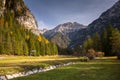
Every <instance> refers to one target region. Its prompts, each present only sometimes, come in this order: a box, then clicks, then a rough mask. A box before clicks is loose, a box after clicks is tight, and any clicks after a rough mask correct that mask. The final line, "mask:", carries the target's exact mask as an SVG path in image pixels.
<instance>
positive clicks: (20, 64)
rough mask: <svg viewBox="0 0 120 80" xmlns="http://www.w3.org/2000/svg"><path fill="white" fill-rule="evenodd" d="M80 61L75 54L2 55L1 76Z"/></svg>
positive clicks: (0, 63) (0, 58)
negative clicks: (39, 55)
mask: <svg viewBox="0 0 120 80" xmlns="http://www.w3.org/2000/svg"><path fill="white" fill-rule="evenodd" d="M71 61H72V62H74V61H79V58H78V57H73V56H44V57H43V56H41V57H33V56H0V76H1V75H9V74H14V73H19V72H26V71H29V70H32V69H36V68H45V67H48V66H50V65H57V64H64V63H67V62H71Z"/></svg>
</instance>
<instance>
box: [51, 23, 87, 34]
mask: <svg viewBox="0 0 120 80" xmlns="http://www.w3.org/2000/svg"><path fill="white" fill-rule="evenodd" d="M82 28H86V26H84V25H82V24H79V23H77V22H67V23H63V24H60V25H58V26H57V27H56V28H54V29H53V30H54V31H55V32H62V33H66V32H67V33H69V32H73V31H76V30H79V29H82Z"/></svg>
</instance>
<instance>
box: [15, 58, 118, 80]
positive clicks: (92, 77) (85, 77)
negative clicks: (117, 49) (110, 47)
mask: <svg viewBox="0 0 120 80" xmlns="http://www.w3.org/2000/svg"><path fill="white" fill-rule="evenodd" d="M119 76H120V60H117V59H116V57H105V58H97V59H96V60H92V61H90V62H78V63H76V64H73V65H69V66H65V67H61V68H58V69H55V70H52V71H48V72H43V73H38V74H34V75H30V76H27V77H21V78H16V79H13V80H120V77H119Z"/></svg>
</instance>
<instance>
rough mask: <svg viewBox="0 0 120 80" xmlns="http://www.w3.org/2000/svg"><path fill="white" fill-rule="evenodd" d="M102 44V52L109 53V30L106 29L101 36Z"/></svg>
mask: <svg viewBox="0 0 120 80" xmlns="http://www.w3.org/2000/svg"><path fill="white" fill-rule="evenodd" d="M101 42H102V45H101V47H102V52H105V53H107V47H106V46H107V30H106V29H105V28H104V29H103V32H102V36H101ZM105 55H107V54H105Z"/></svg>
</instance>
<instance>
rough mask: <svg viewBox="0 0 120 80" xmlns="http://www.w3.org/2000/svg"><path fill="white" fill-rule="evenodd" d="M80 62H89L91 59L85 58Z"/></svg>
mask: <svg viewBox="0 0 120 80" xmlns="http://www.w3.org/2000/svg"><path fill="white" fill-rule="evenodd" d="M80 61H81V62H88V61H89V58H88V57H86V56H85V57H82V58H80Z"/></svg>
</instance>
